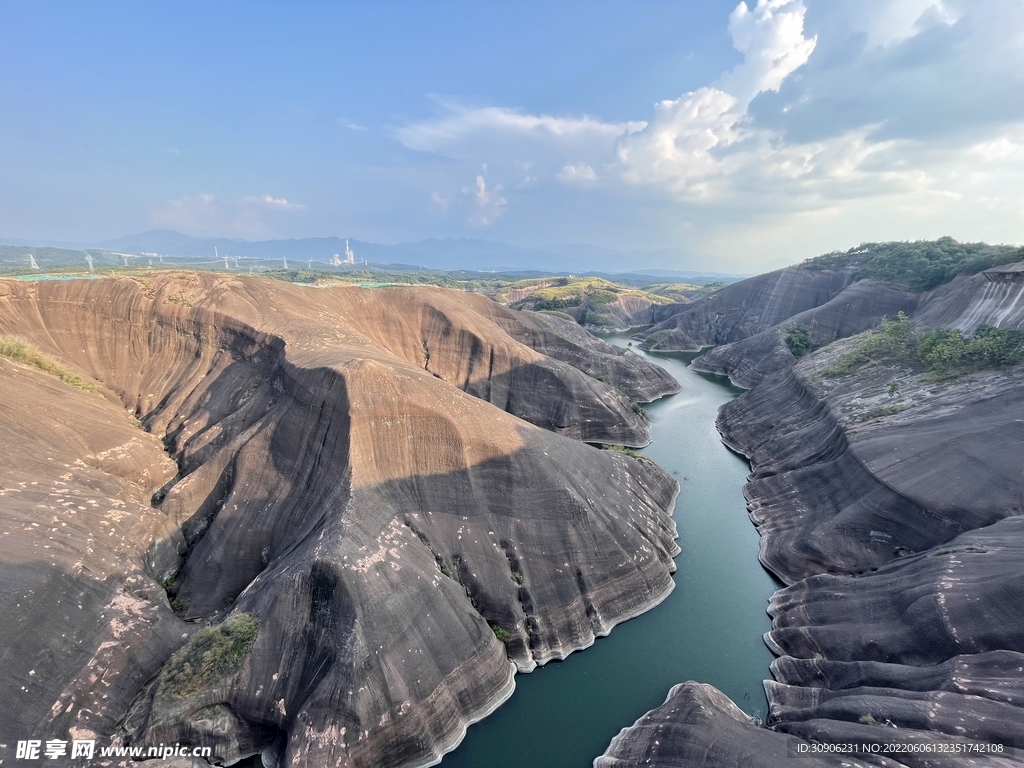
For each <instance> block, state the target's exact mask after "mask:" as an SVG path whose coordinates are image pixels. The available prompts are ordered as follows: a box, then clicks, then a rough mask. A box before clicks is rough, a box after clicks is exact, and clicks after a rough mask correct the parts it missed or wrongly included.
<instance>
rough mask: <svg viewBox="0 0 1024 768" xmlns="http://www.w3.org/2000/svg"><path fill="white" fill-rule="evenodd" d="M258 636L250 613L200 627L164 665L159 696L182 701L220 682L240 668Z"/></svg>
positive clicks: (238, 614) (158, 691) (235, 615)
mask: <svg viewBox="0 0 1024 768" xmlns="http://www.w3.org/2000/svg"><path fill="white" fill-rule="evenodd" d="M258 633H259V620H258V619H257V618H256V617H255V616H254V615H252V614H251V613H236V614H234V615H232V616H229V617H228V618H227V619H225V620H224V621H223V622H221V623H220V624H218V625H217V626H215V627H203V628H202V629H201V630H199V631H198V632H196V633H195V634H194V635H193V636H192V638H191V639H190V640H189V641H188V642H187V643H185V645H184V646H183V647H182V648H181V649H179V650H178V651H177V653H175V654H174V655H173V656H171V658H170V659H169V660H168V661H167V663H166V664H164V668H163V669H162V670H161V671H160V682H159V687H158V689H157V693H158V695H159V696H161V697H166V698H168V699H172V700H173V699H185V698H189V697H192V696H195V695H197V694H199V693H201V692H202V691H204V690H206V689H207V688H210V687H211V686H214V685H217V684H218V683H220V682H223V681H224V680H226V679H227V678H228V677H229V676H231V675H233V674H234V673H235V672H237V671H238V670H239V669H240V668H241V666H242V661H243V660H244V659H245V657H246V655H247V654H248V653H249V651H250V650H252V646H253V643H255V642H256V635H257V634H258Z"/></svg>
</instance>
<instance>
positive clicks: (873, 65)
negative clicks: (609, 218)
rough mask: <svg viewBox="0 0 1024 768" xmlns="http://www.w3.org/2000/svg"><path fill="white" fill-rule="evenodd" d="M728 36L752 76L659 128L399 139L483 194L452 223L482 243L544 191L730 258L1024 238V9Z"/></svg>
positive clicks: (953, 5) (442, 109) (506, 113)
mask: <svg viewBox="0 0 1024 768" xmlns="http://www.w3.org/2000/svg"><path fill="white" fill-rule="evenodd" d="M723 24H727V25H728V32H729V36H730V39H731V42H732V45H733V47H734V48H735V50H736V51H737V52H738V53H739V54H740V55H741V56H742V58H741V61H740V62H739V64H737V65H736V66H735V67H733V68H732V69H730V70H728V71H725V72H723V73H722V74H721V75H720V76H718V78H717V79H715V80H714V81H712V82H709V83H708V84H707V85H705V86H703V87H700V88H697V89H695V90H693V91H690V92H687V93H684V94H682V95H679V96H676V97H674V98H666V99H664V100H662V101H659V102H658V103H656V104H654V105H653V110H652V112H651V113H650V114H648V115H639V116H637V117H638V118H642V119H635V120H628V121H606V120H603V119H601V118H600V117H595V116H592V115H582V116H559V115H552V114H530V113H529V112H527V111H525V110H521V109H516V108H512V107H507V106H485V107H471V106H466V105H464V104H460V103H458V102H456V101H454V100H451V99H438V100H437V101H436V104H437V106H438V109H439V114H437V115H436V116H435V117H433V118H431V119H427V120H420V121H416V122H412V123H409V124H407V125H404V126H402V127H400V128H398V129H397V130H395V131H394V134H393V135H394V137H395V138H397V139H398V140H399V141H400V142H401V143H402V144H403V145H404V146H405V147H407V148H408V149H410V150H414V151H416V152H420V153H427V154H429V155H434V156H439V157H443V158H446V159H447V160H449V161H452V162H451V163H450V164H449V165H448V166H446V167H445V169H444V172H443V174H442V175H443V176H444V178H446V179H447V181H446V183H447V184H448V185H449V187H450V188H449V189H445V188H438V189H437V191H436V192H434V194H436V195H437V196H438V197H439V198H441V199H445V200H447V199H450V198H453V197H454V195H453V189H454V190H459V191H460V192H461V193H462V194H463V195H464V196H465V195H466V194H467V193H466V192H465V191H464V190H466V189H474V188H475V189H476V190H477V191H476V193H475V194H476V196H477V200H478V202H479V205H478V206H477V207H478V208H479V210H478V211H476V210H474V211H469V210H468V209H466V208H465V207H464V206H463V207H459V206H441V208H442V209H445V208H446V215H450V216H456V217H461V218H462V219H464V220H467V219H468V220H471V221H472V222H473V223H474V224H476V225H478V226H492V225H494V224H495V222H496V221H497V220H498V218H499V216H502V214H504V216H502V220H503V222H505V223H506V224H510V223H511V220H513V219H515V217H516V211H517V210H518V208H519V207H520V206H523V207H524V208H527V203H528V202H529V201H530V199H531V198H530V197H529V195H534V196H535V195H536V194H537V190H538V189H544V190H547V194H548V196H549V198H550V199H557V196H558V195H559V194H561V195H563V196H565V200H567V201H573V202H572V204H573V205H575V204H577V202H578V201H577V197H578V196H580V195H583V196H585V197H584V198H580V199H581V200H582V199H586V200H590V201H591V203H592V205H594V206H595V207H603V208H604V209H607V210H616V211H619V212H620V213H619V215H620V216H621V217H622V222H621V223H622V225H623V226H630V227H631V228H635V221H632V222H627V221H626V219H627V218H628V217H629V216H631V215H632V216H634V218H635V215H636V211H637V210H639V207H640V206H645V205H646V206H648V207H652V208H656V209H657V211H658V212H659V213H658V216H660V227H658V226H656V227H654V228H652V229H657V230H658V232H659V234H660V236H661V237H662V244H665V245H676V244H679V238H680V236H681V235H680V234H679V233H680V232H681V231H682V232H685V235H684V236H685V238H686V242H687V243H691V244H692V243H696V244H697V245H698V246H699V247H700V248H702V249H703V250H704V251H705V252H707V253H709V254H710V255H715V256H718V257H721V258H726V259H729V258H733V259H736V260H738V259H739V258H740V257H741V256H743V257H746V255H748V254H750V253H751V252H752V251H753V250H760V252H761V253H760V256H759V257H760V258H761V259H762V262H765V261H767V260H769V259H773V258H774V259H778V258H784V257H785V256H786V255H787V254H788V253H791V252H792V253H793V256H792V258H802V257H804V256H806V255H811V254H813V253H815V252H819V251H822V250H829V249H831V248H833V247H841V246H846V245H848V244H851V243H856V242H860V241H863V240H869V239H876V238H900V239H906V238H914V237H933V236H937V235H940V234H944V233H946V232H949V233H951V234H954V235H955V236H959V237H962V238H971V237H978V238H982V239H988V240H990V241H1000V240H1003V241H1018V242H1019V241H1021V240H1024V203H1022V202H1021V201H1022V200H1024V181H1022V179H1024V100H1021V99H1019V98H1018V97H1016V96H1015V95H1014V94H1019V93H1021V92H1024V91H1022V90H1021V88H1022V87H1024V78H1022V75H1021V72H1022V71H1024V54H1022V51H1024V6H1022V5H1021V4H1019V3H1016V4H1011V3H993V4H977V3H969V2H964V1H962V0H856V2H855V1H854V0H829V1H828V2H825V0H757V2H756V4H755V3H753V2H751V3H750V4H748V3H746V2H741V3H739V4H738V5H737V6H736V7H735V9H734V10H733V11H732V13H731V14H730V15H729V17H728V19H727V20H725V19H723ZM482 165H486V167H487V169H488V171H487V173H486V179H487V180H486V182H485V181H484V176H480V175H478V172H477V171H476V170H472V169H474V168H475V169H479V168H480V167H481V166H482ZM524 169H528V170H526V171H524ZM460 176H461V180H460V179H459V177H460ZM471 179H475V180H476V184H475V185H474V184H472V182H471V181H470V180H471ZM497 190H501V191H502V192H501V194H500V195H499V194H498V193H497ZM559 190H562V192H561V193H559ZM492 191H493V194H494V197H493V198H491V197H490V195H491V194H492ZM456 194H457V193H456ZM485 199H486V200H487V202H486V204H485V203H484V202H482V201H483V200H485ZM497 200H500V204H499V203H498V202H497ZM436 208H437V206H435V209H436ZM485 208H487V209H488V213H487V214H484V213H483V212H482V211H483V210H484V209H485ZM532 210H536V209H535V208H534V209H532ZM694 220H697V221H700V222H702V225H701V226H700V227H696V228H691V229H686V228H682V227H680V225H679V222H680V221H694ZM646 244H653V243H646Z"/></svg>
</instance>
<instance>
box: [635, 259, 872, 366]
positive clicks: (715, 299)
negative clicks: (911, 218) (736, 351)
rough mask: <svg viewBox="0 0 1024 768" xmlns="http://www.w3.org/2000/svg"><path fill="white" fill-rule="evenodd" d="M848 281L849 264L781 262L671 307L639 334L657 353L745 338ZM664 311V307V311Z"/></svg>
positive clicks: (836, 290)
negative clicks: (844, 266) (831, 266)
mask: <svg viewBox="0 0 1024 768" xmlns="http://www.w3.org/2000/svg"><path fill="white" fill-rule="evenodd" d="M851 283H853V270H852V269H840V270H832V269H810V268H808V267H804V266H797V267H786V268H785V269H779V270H776V271H775V272H769V273H767V274H764V275H758V276H757V277H751V278H749V279H747V280H742V281H740V282H738V283H733V284H732V285H727V286H726V287H724V288H722V289H720V290H718V291H716V292H715V293H713V294H711V295H710V296H708V297H706V298H703V299H701V300H699V301H695V302H694V303H692V304H686V305H682V306H679V305H677V306H676V307H674V308H673V310H672V313H671V315H669V316H667V317H665V319H663V320H661V321H660V322H658V323H657V324H656V325H653V326H651V327H650V328H648V329H646V330H645V331H644V332H643V333H642V334H640V335H639V337H640V338H642V339H646V340H647V342H648V345H649V347H650V349H652V350H654V351H657V352H671V351H684V352H685V351H692V352H696V351H698V350H700V349H702V348H704V347H709V346H715V345H719V344H729V343H730V342H733V341H739V340H741V339H746V338H749V337H750V336H753V335H754V334H757V333H759V332H761V331H764V330H767V329H768V328H771V327H773V326H775V325H777V324H779V323H781V322H782V321H783V320H787V319H789V318H791V317H793V315H796V314H798V313H800V312H804V311H806V310H809V309H814V308H815V307H820V306H821V305H822V304H825V303H826V302H828V301H830V300H831V299H833V298H835V297H836V296H838V295H839V293H840V292H841V291H842V290H843V289H844V288H846V287H847V286H849V285H850V284H851ZM666 311H669V310H666Z"/></svg>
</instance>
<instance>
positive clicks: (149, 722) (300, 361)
mask: <svg viewBox="0 0 1024 768" xmlns="http://www.w3.org/2000/svg"><path fill="white" fill-rule="evenodd" d="M538 328H539V329H541V330H543V333H544V334H546V335H545V336H544V337H543V339H542V340H541V341H538V342H537V346H536V347H531V346H527V345H525V344H523V343H521V342H520V341H517V340H516V338H515V337H514V333H518V334H519V335H521V336H522V337H523V338H527V337H530V336H531V334H536V333H538ZM0 333H3V334H5V335H11V336H13V335H17V336H20V337H23V338H26V339H29V340H30V341H32V342H33V343H34V344H35V345H36V346H37V347H38V348H40V349H41V350H42V351H43V352H45V353H46V354H48V355H49V356H51V357H52V358H53V359H54V360H56V361H57V362H58V363H59V364H60V365H63V366H65V367H67V368H68V369H70V370H74V371H76V372H78V373H80V374H81V375H82V376H83V379H84V381H86V382H87V384H89V385H91V386H94V387H95V388H96V389H98V390H99V392H98V393H96V392H87V391H82V390H75V389H72V388H71V387H69V386H68V385H66V384H64V383H62V382H60V381H58V380H56V379H54V378H52V377H50V376H47V375H46V374H45V373H42V372H38V371H33V370H28V369H24V368H22V367H21V366H17V365H14V364H11V363H8V362H6V361H3V360H2V359H0V375H4V376H8V377H13V380H14V381H16V382H17V386H10V387H8V386H4V388H3V390H2V393H3V394H2V399H3V403H4V406H5V408H6V409H7V410H5V412H4V415H3V419H4V423H5V428H10V430H11V434H12V435H14V438H13V439H12V442H11V443H10V447H11V449H13V450H12V454H13V455H14V456H16V457H17V463H16V464H13V465H11V466H10V467H9V468H8V467H7V466H5V467H4V472H5V477H4V488H5V489H7V490H5V495H6V498H7V499H8V500H12V501H13V502H14V503H12V504H8V505H5V506H4V511H3V515H4V531H5V532H7V531H8V530H9V529H10V533H11V534H12V535H11V536H6V535H5V536H3V537H2V538H0V548H2V552H3V558H2V560H0V562H2V565H0V569H2V570H3V576H2V583H3V584H4V590H3V592H2V598H3V600H4V601H5V605H6V607H5V610H4V615H5V616H9V617H12V618H11V620H10V621H8V622H5V623H4V625H3V626H0V647H3V648H5V649H10V650H11V653H10V654H8V655H5V656H4V659H3V671H4V675H2V676H0V677H2V678H3V681H4V682H3V685H5V686H7V687H6V689H5V690H3V691H2V692H3V693H4V694H9V695H10V698H9V700H10V701H13V702H18V703H19V705H21V704H23V706H19V707H18V710H17V712H16V714H15V716H14V717H13V718H10V719H8V720H6V721H5V722H3V723H2V725H0V729H2V733H0V735H3V737H4V739H3V740H4V741H5V742H7V743H13V742H11V741H10V740H11V739H15V738H24V736H22V735H21V734H32V733H45V734H47V735H48V736H53V737H61V736H60V734H95V735H97V736H98V737H99V738H101V739H102V740H106V739H109V738H111V737H113V738H114V739H115V740H116V741H117V742H119V743H123V744H129V745H141V746H147V745H153V744H159V743H160V742H163V743H174V742H181V743H193V744H207V745H210V746H213V747H214V748H215V750H214V751H215V756H216V758H217V759H218V760H223V761H228V762H230V761H233V760H237V759H239V758H241V757H245V756H247V755H253V754H259V753H262V754H263V756H264V760H265V761H266V762H267V763H268V764H288V765H309V766H321V765H325V764H332V765H333V764H343V765H348V766H370V765H373V766H382V765H383V766H405V765H423V764H427V763H431V762H433V761H435V760H436V759H437V758H438V756H439V755H440V754H442V753H443V752H444V751H446V750H447V749H450V748H451V747H453V746H454V745H455V744H456V743H457V742H458V741H459V740H460V739H461V737H462V735H463V733H464V731H465V728H466V726H467V724H468V723H470V722H473V721H474V720H476V719H479V718H481V717H483V716H485V715H486V714H487V713H488V712H490V711H491V710H492V709H493V708H494V707H496V706H498V705H499V704H500V703H501V702H502V701H503V700H504V699H505V698H506V697H507V696H508V695H510V693H511V691H512V688H513V674H514V672H515V671H516V669H517V668H518V669H519V670H522V671H528V670H530V669H532V668H534V667H535V666H536V665H537V664H542V663H544V662H546V661H548V660H549V659H553V658H562V657H564V656H565V655H567V654H569V653H571V652H572V651H574V650H577V649H580V648H584V647H586V646H587V645H589V644H590V643H592V642H593V641H594V638H595V637H596V636H599V635H602V634H605V633H607V632H608V631H609V630H610V629H611V627H613V626H614V625H615V624H616V623H618V622H620V621H623V620H625V619H627V618H630V617H631V616H634V615H636V614H638V613H640V612H642V611H644V610H646V609H648V608H649V607H651V606H652V605H654V604H656V603H657V602H659V601H660V600H662V599H663V598H664V597H665V596H666V595H667V594H668V593H669V592H670V591H671V589H672V587H673V582H672V579H671V576H670V574H671V572H672V571H673V570H674V564H673V562H672V557H673V556H674V555H675V554H676V553H677V552H678V546H677V545H676V543H675V526H674V523H673V521H672V518H671V508H672V505H673V501H674V498H675V494H676V492H677V490H678V487H677V485H676V483H675V482H674V481H673V480H672V479H671V478H670V477H669V476H668V475H666V474H665V473H664V472H663V471H661V470H660V469H659V468H658V467H656V466H655V465H654V464H653V463H651V462H649V461H646V460H638V459H634V458H631V457H628V456H624V455H621V454H617V453H613V452H608V451H599V450H597V449H595V448H592V447H590V446H588V445H586V444H584V443H583V442H580V441H581V440H593V441H600V442H609V443H615V442H618V443H626V444H632V445H639V444H643V443H645V442H647V439H648V438H647V422H646V420H645V418H644V417H643V416H642V414H638V413H637V412H636V410H635V409H634V407H633V405H632V403H631V402H630V399H629V397H628V396H627V395H625V394H623V393H622V392H620V391H619V390H618V389H616V388H615V387H614V386H612V385H611V384H609V383H605V382H602V381H598V380H597V379H595V378H593V377H592V376H590V375H588V374H587V373H586V372H585V369H587V368H588V367H591V368H597V367H600V366H603V367H604V368H605V370H609V371H610V372H612V373H611V375H612V376H613V377H614V378H615V379H616V380H617V382H618V384H619V386H620V387H621V389H623V390H626V391H632V392H635V393H637V394H640V395H651V396H658V395H660V394H664V393H665V391H672V390H673V389H674V388H676V387H677V386H678V385H676V384H675V382H674V381H672V380H671V379H667V380H666V378H665V377H664V376H663V375H659V374H658V373H656V372H655V371H654V370H653V368H652V367H651V366H648V365H646V364H644V363H643V362H642V361H639V359H638V358H637V359H630V358H629V357H627V356H622V355H618V354H617V353H615V352H612V351H609V350H608V349H603V348H602V347H601V346H600V345H595V344H594V343H593V342H589V341H588V342H587V343H586V344H584V343H583V342H582V341H581V340H580V339H578V338H574V337H569V336H560V334H559V333H558V332H557V329H552V328H548V327H544V326H537V325H535V324H533V323H532V322H527V323H525V324H523V325H522V326H521V327H519V326H517V316H516V313H513V312H510V311H508V310H503V309H500V308H495V307H494V305H492V304H491V303H490V302H489V301H488V300H486V299H484V298H482V297H475V296H471V295H466V294H458V293H453V292H447V291H441V290H435V289H430V288H420V289H403V288H396V289H391V288H389V289H380V290H372V291H371V290H365V289H358V288H337V289H309V288H302V287H298V286H292V285H288V284H284V283H274V282H270V281H265V280H260V279H247V278H236V277H226V276H214V275H210V274H207V275H193V274H175V275H168V274H163V275H159V276H154V278H153V279H152V280H149V279H148V278H147V279H141V278H140V279H128V278H120V279H104V280H95V281H71V282H59V283H58V282H53V283H17V284H15V283H6V282H4V283H0ZM559 339H561V341H560V340H559ZM545 346H546V347H549V348H554V349H557V350H558V353H559V354H561V355H562V356H563V357H564V358H566V360H569V361H570V362H572V363H574V364H570V362H563V361H561V360H559V359H556V358H554V357H549V356H547V355H545V354H542V352H540V351H538V349H542V348H544V347H545ZM591 355H592V356H594V357H596V358H598V359H600V360H601V361H602V362H601V363H596V362H594V361H593V360H589V359H588V357H589V356H591ZM633 357H634V358H635V356H633ZM576 366H578V367H576ZM581 369H582V370H581ZM124 407H127V408H128V409H129V411H130V412H132V413H134V414H135V415H136V416H137V417H138V419H139V423H140V424H141V425H142V426H144V427H145V430H146V431H142V430H140V429H139V428H138V426H136V425H135V424H133V423H132V421H131V420H130V419H129V418H128V416H127V415H126V414H125V413H124V410H123V408H124ZM524 419H525V420H524ZM531 422H532V423H531ZM541 427H544V428H541ZM129 436H130V437H129ZM572 438H576V439H572ZM162 449H166V453H165V452H164V450H162ZM168 457H170V458H168ZM171 459H173V461H171ZM38 486H45V487H38ZM151 498H152V499H153V500H154V506H151V505H150V503H149V501H150V499H151ZM93 502H95V504H93ZM40 505H42V506H40ZM41 509H45V510H46V511H45V513H44V514H45V519H42V518H40V512H39V510H41ZM94 509H95V511H94ZM33 522H37V523H39V525H38V526H35V525H33ZM44 523H45V527H44ZM51 550H52V552H51ZM161 582H162V583H163V584H165V585H166V587H167V589H168V592H169V596H170V597H171V598H172V601H171V603H170V604H169V603H168V594H165V592H164V589H163V588H161ZM172 607H173V608H174V611H175V612H176V613H177V614H178V615H177V616H176V615H175V613H174V612H172V610H171V609H172ZM246 617H251V618H246ZM205 625H210V626H211V627H212V629H210V630H202V631H203V632H208V633H212V634H207V635H202V636H200V635H195V638H194V640H191V641H190V639H189V638H190V637H192V636H193V634H194V633H195V632H196V630H197V629H198V628H199V627H201V626H205ZM253 628H254V629H255V636H254V637H251V636H250V635H251V634H252V633H251V632H250V629H253ZM240 633H241V634H240ZM236 640H237V641H238V642H236ZM243 641H244V642H243ZM187 643H193V645H190V646H188V648H199V650H197V651H195V652H193V651H188V650H187V649H186V650H185V651H181V652H180V653H177V654H176V652H177V651H179V649H181V648H182V647H183V646H186V644H187ZM196 644H199V645H196ZM204 644H205V645H204ZM200 651H201V652H200ZM186 665H187V666H186ZM147 681H149V682H148V684H147ZM169 681H177V682H169ZM76 737H77V736H76Z"/></svg>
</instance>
